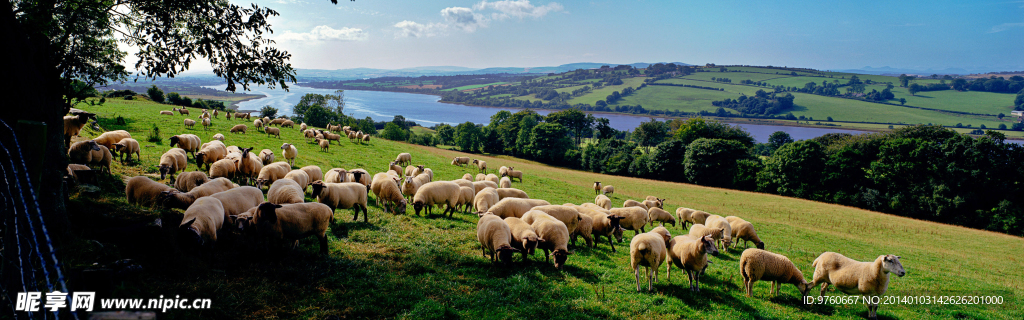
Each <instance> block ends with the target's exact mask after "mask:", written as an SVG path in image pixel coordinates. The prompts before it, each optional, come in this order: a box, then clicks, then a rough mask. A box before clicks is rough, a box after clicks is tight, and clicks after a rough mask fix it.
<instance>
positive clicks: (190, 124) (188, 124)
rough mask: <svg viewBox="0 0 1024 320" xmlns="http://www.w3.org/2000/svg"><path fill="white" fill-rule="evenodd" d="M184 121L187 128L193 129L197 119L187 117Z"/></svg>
mask: <svg viewBox="0 0 1024 320" xmlns="http://www.w3.org/2000/svg"><path fill="white" fill-rule="evenodd" d="M182 123H183V124H184V125H185V128H189V129H192V128H194V127H195V126H196V121H195V120H192V119H189V118H185V120H182Z"/></svg>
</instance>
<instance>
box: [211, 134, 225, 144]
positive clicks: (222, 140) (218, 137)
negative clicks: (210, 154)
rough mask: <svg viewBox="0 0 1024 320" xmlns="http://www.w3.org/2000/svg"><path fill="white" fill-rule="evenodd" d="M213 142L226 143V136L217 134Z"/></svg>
mask: <svg viewBox="0 0 1024 320" xmlns="http://www.w3.org/2000/svg"><path fill="white" fill-rule="evenodd" d="M213 140H219V141H221V142H224V135H223V134H220V133H218V134H215V135H213Z"/></svg>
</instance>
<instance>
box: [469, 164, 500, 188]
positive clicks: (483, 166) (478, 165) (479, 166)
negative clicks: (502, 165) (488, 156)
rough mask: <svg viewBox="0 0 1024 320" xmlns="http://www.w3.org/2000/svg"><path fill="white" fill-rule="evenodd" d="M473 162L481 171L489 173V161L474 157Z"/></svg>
mask: <svg viewBox="0 0 1024 320" xmlns="http://www.w3.org/2000/svg"><path fill="white" fill-rule="evenodd" d="M473 164H475V165H476V167H477V169H480V172H483V173H487V161H483V160H480V159H473ZM495 182H497V181H495Z"/></svg>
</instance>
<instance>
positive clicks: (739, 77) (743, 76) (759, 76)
mask: <svg viewBox="0 0 1024 320" xmlns="http://www.w3.org/2000/svg"><path fill="white" fill-rule="evenodd" d="M782 77H789V76H787V75H780V74H763V73H748V72H697V73H694V74H691V75H687V76H685V77H683V79H693V80H709V81H710V80H711V78H716V79H718V78H727V79H732V82H733V83H740V81H743V80H753V81H763V80H769V79H775V78H782Z"/></svg>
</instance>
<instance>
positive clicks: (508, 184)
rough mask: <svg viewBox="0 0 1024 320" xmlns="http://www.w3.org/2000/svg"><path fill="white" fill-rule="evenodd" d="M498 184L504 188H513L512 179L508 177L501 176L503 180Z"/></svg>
mask: <svg viewBox="0 0 1024 320" xmlns="http://www.w3.org/2000/svg"><path fill="white" fill-rule="evenodd" d="M498 186H500V187H502V188H511V187H512V180H509V179H508V177H501V181H500V182H498Z"/></svg>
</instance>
